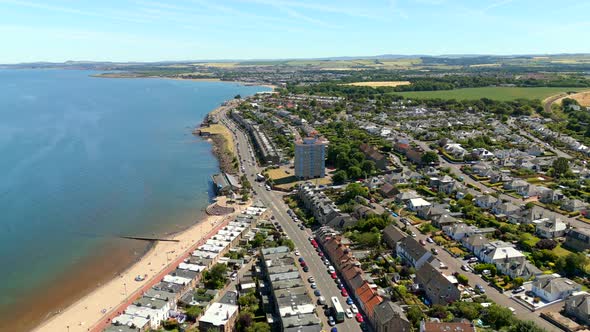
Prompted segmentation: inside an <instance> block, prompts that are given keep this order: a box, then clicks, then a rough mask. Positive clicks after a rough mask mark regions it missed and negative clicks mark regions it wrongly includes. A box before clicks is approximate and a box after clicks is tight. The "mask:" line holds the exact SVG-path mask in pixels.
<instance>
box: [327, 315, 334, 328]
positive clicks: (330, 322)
mask: <svg viewBox="0 0 590 332" xmlns="http://www.w3.org/2000/svg"><path fill="white" fill-rule="evenodd" d="M328 324H330V326H334V325H336V321H335V320H334V317H332V316H328Z"/></svg>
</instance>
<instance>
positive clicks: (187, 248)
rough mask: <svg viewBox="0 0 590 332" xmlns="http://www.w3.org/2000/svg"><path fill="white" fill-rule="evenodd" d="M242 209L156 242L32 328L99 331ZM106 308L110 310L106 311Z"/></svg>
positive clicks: (202, 220)
mask: <svg viewBox="0 0 590 332" xmlns="http://www.w3.org/2000/svg"><path fill="white" fill-rule="evenodd" d="M240 211H241V209H239V208H238V209H237V210H236V212H234V213H232V214H228V215H225V216H210V215H204V216H203V217H202V218H200V219H199V220H198V221H197V222H195V223H194V224H193V225H191V226H190V227H189V228H187V229H185V230H181V231H178V232H175V233H174V234H170V235H167V236H165V238H167V239H176V240H179V242H159V241H155V244H154V243H152V244H151V245H150V246H149V249H148V250H146V252H145V253H144V255H142V256H139V257H138V259H137V260H136V261H135V262H134V263H133V264H131V265H130V266H129V267H127V268H126V269H125V270H124V271H123V272H121V273H119V274H118V275H116V276H113V277H112V278H111V279H109V280H108V281H107V282H106V283H104V284H101V285H99V286H98V287H95V288H94V289H93V290H92V291H90V292H89V293H87V294H86V295H84V296H82V297H81V298H79V299H78V300H76V301H75V302H73V303H71V304H70V305H69V306H67V307H66V308H64V309H62V310H61V311H60V312H59V313H57V314H55V315H53V316H51V317H48V318H47V319H45V320H44V321H43V322H42V323H41V324H39V325H37V326H36V327H34V328H33V329H32V331H39V332H45V331H50V332H51V331H55V332H61V331H66V329H67V327H68V326H69V331H71V332H84V331H89V330H95V329H96V328H97V327H100V326H101V325H102V324H103V323H104V320H105V319H107V318H110V317H111V316H112V315H116V313H117V310H119V308H120V307H121V306H123V305H127V304H128V303H130V302H132V301H133V300H135V299H136V298H137V297H138V296H139V295H140V294H141V293H142V292H143V290H144V289H145V288H146V287H147V288H149V287H151V285H153V284H155V283H157V282H159V281H160V279H161V277H163V275H165V274H167V273H168V272H169V270H170V269H173V268H175V267H176V266H177V265H178V261H179V260H183V259H184V258H185V257H186V256H188V255H189V254H190V252H192V251H193V250H194V248H195V247H196V246H197V245H198V243H199V241H201V240H203V239H205V238H206V237H207V236H208V235H209V233H210V232H211V231H212V230H213V229H215V227H216V226H219V225H220V224H222V223H223V222H224V221H226V220H227V219H228V218H231V217H232V216H234V215H235V214H237V213H239V212H240ZM146 274H147V278H145V280H143V281H135V277H136V276H138V275H141V276H144V275H146ZM105 309H106V312H104V313H103V311H104V310H105Z"/></svg>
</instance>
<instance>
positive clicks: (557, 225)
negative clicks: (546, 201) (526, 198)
mask: <svg viewBox="0 0 590 332" xmlns="http://www.w3.org/2000/svg"><path fill="white" fill-rule="evenodd" d="M566 230H567V225H566V224H565V223H564V222H563V221H561V219H559V218H556V217H552V218H545V219H541V220H540V222H539V223H538V224H537V227H536V229H535V233H537V235H539V236H540V237H542V238H545V239H554V238H556V237H562V236H564V235H565V232H566Z"/></svg>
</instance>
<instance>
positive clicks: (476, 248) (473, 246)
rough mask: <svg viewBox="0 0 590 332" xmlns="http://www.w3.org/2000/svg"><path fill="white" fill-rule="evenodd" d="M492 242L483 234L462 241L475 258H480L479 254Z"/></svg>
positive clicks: (470, 236)
mask: <svg viewBox="0 0 590 332" xmlns="http://www.w3.org/2000/svg"><path fill="white" fill-rule="evenodd" d="M489 243H490V241H489V240H488V239H487V238H486V237H485V236H483V235H481V234H471V235H467V236H465V237H464V238H462V239H461V244H463V246H465V248H467V249H468V250H469V251H471V252H472V253H473V254H474V255H475V256H479V253H480V252H481V251H482V250H483V249H484V248H486V246H487V245H488V244H489Z"/></svg>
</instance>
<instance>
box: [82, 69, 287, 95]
mask: <svg viewBox="0 0 590 332" xmlns="http://www.w3.org/2000/svg"><path fill="white" fill-rule="evenodd" d="M90 77H95V78H159V79H165V80H175V81H194V82H223V83H237V84H240V85H246V86H264V87H267V88H270V89H273V91H274V90H276V89H278V88H279V87H278V86H276V85H274V84H268V83H264V82H244V81H224V80H222V79H219V78H215V77H203V78H182V77H168V76H153V75H151V76H142V75H140V74H134V73H102V74H95V75H90Z"/></svg>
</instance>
